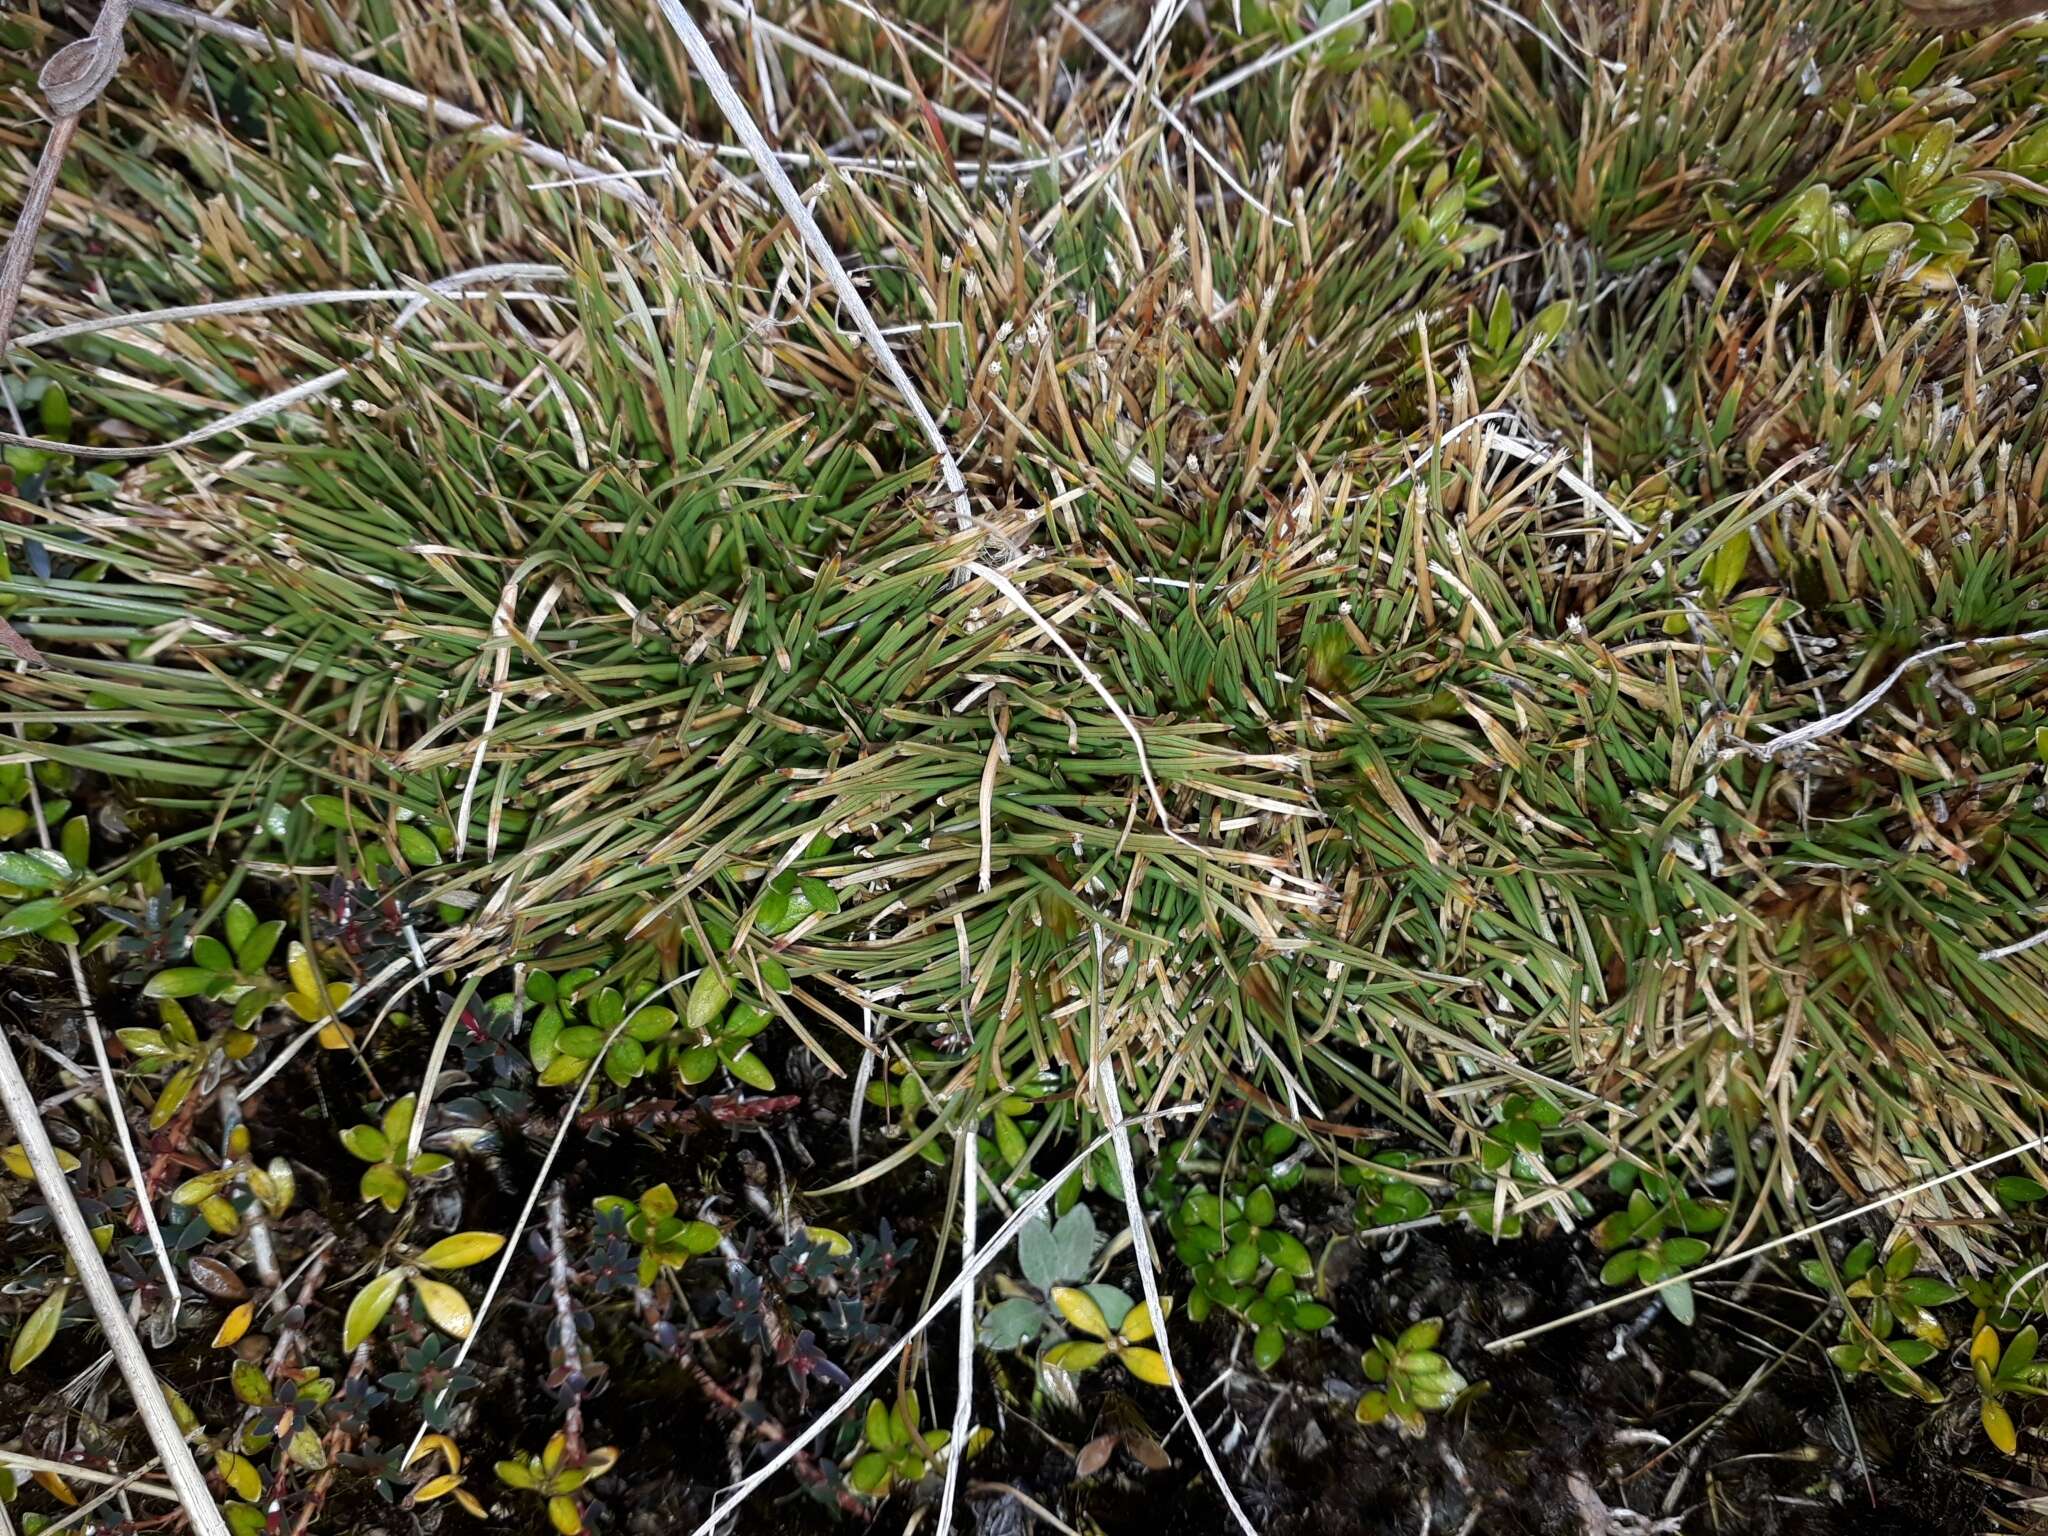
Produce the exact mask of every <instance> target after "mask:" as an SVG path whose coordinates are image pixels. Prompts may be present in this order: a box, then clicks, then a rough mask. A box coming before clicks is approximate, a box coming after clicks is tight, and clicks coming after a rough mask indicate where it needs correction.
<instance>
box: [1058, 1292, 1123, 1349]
mask: <svg viewBox="0 0 2048 1536" xmlns="http://www.w3.org/2000/svg"><path fill="white" fill-rule="evenodd" d="M1052 1304H1053V1305H1054V1306H1056V1307H1058V1308H1059V1309H1060V1316H1061V1317H1064V1318H1065V1319H1066V1320H1067V1321H1068V1322H1069V1323H1072V1324H1073V1325H1074V1326H1075V1327H1076V1328H1078V1329H1080V1330H1081V1331H1082V1332H1083V1333H1086V1334H1092V1335H1093V1336H1094V1337H1096V1338H1098V1339H1106V1338H1108V1337H1109V1319H1107V1318H1106V1317H1104V1316H1103V1315H1102V1308H1100V1307H1098V1306H1097V1305H1096V1304H1095V1298H1094V1297H1093V1296H1090V1295H1089V1294H1088V1293H1087V1292H1086V1291H1084V1290H1080V1289H1079V1288H1077V1287H1075V1286H1071V1285H1056V1286H1054V1287H1053V1288H1052Z"/></svg>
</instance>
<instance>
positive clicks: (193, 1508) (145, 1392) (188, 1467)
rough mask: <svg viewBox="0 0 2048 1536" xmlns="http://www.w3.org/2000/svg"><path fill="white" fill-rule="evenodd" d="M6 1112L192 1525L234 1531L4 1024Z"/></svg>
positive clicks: (203, 1535) (216, 1533)
mask: <svg viewBox="0 0 2048 1536" xmlns="http://www.w3.org/2000/svg"><path fill="white" fill-rule="evenodd" d="M0 1110H4V1111H5V1112H6V1115H7V1118H8V1120H9V1121H10V1122H11V1123H12V1124H13V1126H14V1133H15V1136H16V1137H17V1138H18V1139H19V1140H20V1142H21V1149H22V1152H23V1154H24V1155H25V1156H26V1157H27V1158H28V1162H29V1168H30V1169H31V1171H33V1172H34V1174H35V1176H36V1189H37V1191H38V1192H39V1193H40V1194H41V1195H42V1197H43V1202H44V1203H45V1204H46V1205H48V1206H49V1208H50V1214H51V1215H52V1216H53V1217H54V1218H55V1219H56V1223H57V1234H58V1236H59V1237H60V1238H61V1239H62V1240H63V1243H64V1251H65V1252H66V1253H67V1254H68V1255H70V1258H71V1262H72V1265H73V1267H75V1268H76V1269H77V1271H78V1279H79V1283H80V1285H82V1286H83V1287H84V1289H85V1296H86V1300H87V1301H89V1302H90V1303H91V1304H92V1310H93V1315H94V1316H95V1317H97V1318H98V1319H99V1324H100V1332H101V1334H102V1335H103V1336H104V1337H105V1339H106V1343H107V1348H108V1349H109V1350H110V1351H111V1352H112V1353H113V1356H114V1363H115V1364H116V1365H118V1366H119V1367H120V1368H121V1377H122V1379H123V1380H124V1381H126V1382H127V1383H128V1395H129V1396H130V1397H131V1398H133V1399H134V1400H135V1411H136V1412H137V1413H138V1414H139V1415H140V1416H141V1418H142V1422H143V1426H144V1427H145V1428H146V1429H147V1430H148V1431H149V1439H150V1443H151V1444H152V1445H154V1446H155V1447H156V1453H157V1456H158V1458H159V1459H160V1460H161V1461H162V1462H163V1464H164V1475H165V1476H166V1477H168V1478H169V1479H170V1484H171V1487H172V1488H173V1489H175V1490H176V1491H177V1495H178V1501H179V1502H180V1503H181V1504H183V1505H184V1507H185V1513H186V1515H187V1516H188V1517H189V1518H190V1519H191V1521H192V1528H193V1529H194V1530H195V1531H197V1532H198V1533H199V1536H228V1526H227V1522H226V1521H225V1520H223V1519H222V1518H221V1514H220V1510H219V1509H217V1508H216V1507H215V1506H214V1502H213V1495H212V1494H211V1493H209V1492H208V1491H207V1487H206V1478H205V1476H204V1475H203V1474H202V1473H201V1472H200V1470H199V1463H198V1462H196V1461H194V1460H193V1459H192V1447H191V1446H189V1445H187V1444H186V1443H185V1436H184V1432H183V1431H181V1430H180V1429H179V1428H178V1421H177V1420H176V1419H175V1418H173V1417H172V1416H171V1405H170V1403H169V1402H168V1401H167V1400H166V1399H165V1397H164V1393H163V1388H162V1387H161V1386H159V1385H158V1383H157V1379H156V1371H155V1370H154V1369H153V1368H152V1367H151V1365H150V1363H149V1357H148V1356H147V1355H145V1354H144V1353H143V1351H142V1340H141V1339H139V1338H137V1337H136V1334H135V1325H134V1324H133V1323H131V1322H130V1321H129V1320H128V1311H127V1308H126V1307H124V1306H123V1305H122V1303H121V1293H120V1292H119V1291H117V1290H116V1289H115V1288H114V1277H113V1276H112V1275H111V1274H109V1273H108V1272H107V1264H106V1261H105V1260H104V1259H102V1258H101V1257H100V1251H99V1248H98V1246H97V1245H96V1244H95V1243H94V1242H93V1240H92V1233H91V1231H90V1230H89V1229H88V1228H87V1227H86V1224H85V1217H84V1215H83V1214H82V1213H81V1212H80V1211H79V1209H78V1200H77V1197H76V1196H74V1195H73V1194H72V1193H71V1185H70V1183H69V1182H68V1181H67V1180H66V1179H65V1177H64V1169H63V1167H62V1166H61V1165H60V1164H59V1163H58V1161H57V1149H56V1148H55V1147H53V1146H51V1145H50V1133H49V1132H48V1131H46V1130H45V1129H44V1128H43V1120H42V1115H41V1114H40V1112H39V1111H38V1110H37V1108H36V1100H35V1095H34V1094H33V1093H31V1092H30V1091H29V1086H28V1080H27V1079H26V1078H24V1077H23V1076H22V1075H21V1063H20V1062H19V1061H17V1060H16V1059H15V1055H14V1046H13V1044H12V1043H11V1042H10V1041H9V1040H8V1038H7V1033H6V1031H5V1030H0Z"/></svg>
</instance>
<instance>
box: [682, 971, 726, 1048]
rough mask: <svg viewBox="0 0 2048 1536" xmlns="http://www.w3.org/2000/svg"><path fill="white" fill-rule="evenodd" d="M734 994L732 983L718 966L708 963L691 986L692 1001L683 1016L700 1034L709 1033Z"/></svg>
mask: <svg viewBox="0 0 2048 1536" xmlns="http://www.w3.org/2000/svg"><path fill="white" fill-rule="evenodd" d="M731 996H732V983H731V982H729V981H727V980H726V979H725V976H724V973H722V972H721V971H720V970H719V969H718V967H717V966H715V965H707V966H705V967H704V969H703V970H702V971H700V972H699V973H698V975H697V979H696V981H695V982H693V983H692V984H691V986H690V1001H689V1003H688V1005H687V1006H686V1007H685V1009H684V1011H683V1018H684V1020H685V1022H687V1023H688V1024H689V1026H690V1028H691V1029H692V1030H694V1031H695V1032H696V1033H697V1034H698V1035H700V1036H701V1035H703V1034H705V1033H707V1032H708V1031H709V1030H710V1028H711V1026H712V1024H713V1023H714V1022H715V1021H716V1020H717V1018H718V1016H719V1015H720V1014H721V1013H723V1012H725V1004H726V1000H727V999H728V998H730V997H731Z"/></svg>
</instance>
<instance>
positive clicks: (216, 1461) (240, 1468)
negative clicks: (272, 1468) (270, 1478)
mask: <svg viewBox="0 0 2048 1536" xmlns="http://www.w3.org/2000/svg"><path fill="white" fill-rule="evenodd" d="M213 1465H214V1467H215V1469H216V1470H217V1471H219V1473H220V1475H221V1477H222V1478H223V1479H225V1480H226V1482H227V1485H228V1486H229V1487H230V1488H232V1489H234V1490H235V1494H236V1496H237V1497H238V1498H242V1499H246V1500H247V1501H248V1502H249V1503H251V1504H254V1503H255V1502H256V1501H257V1500H258V1499H260V1498H262V1497H263V1478H262V1475H261V1474H260V1473H258V1472H257V1470H256V1464H255V1463H254V1462H253V1461H251V1460H249V1458H248V1457H246V1456H237V1455H236V1454H235V1453H234V1452H233V1451H222V1452H220V1453H219V1454H218V1455H216V1456H215V1457H214V1458H213Z"/></svg>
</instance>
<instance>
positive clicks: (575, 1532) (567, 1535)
mask: <svg viewBox="0 0 2048 1536" xmlns="http://www.w3.org/2000/svg"><path fill="white" fill-rule="evenodd" d="M548 1524H550V1525H552V1526H553V1527H554V1528H555V1529H556V1530H558V1531H560V1532H561V1533H562V1536H580V1533H581V1532H582V1530H583V1513H582V1511H581V1510H579V1509H577V1507H576V1501H575V1500H574V1499H572V1498H568V1497H565V1496H564V1495H562V1494H556V1495H555V1496H554V1497H553V1498H552V1499H549V1500H548Z"/></svg>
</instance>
